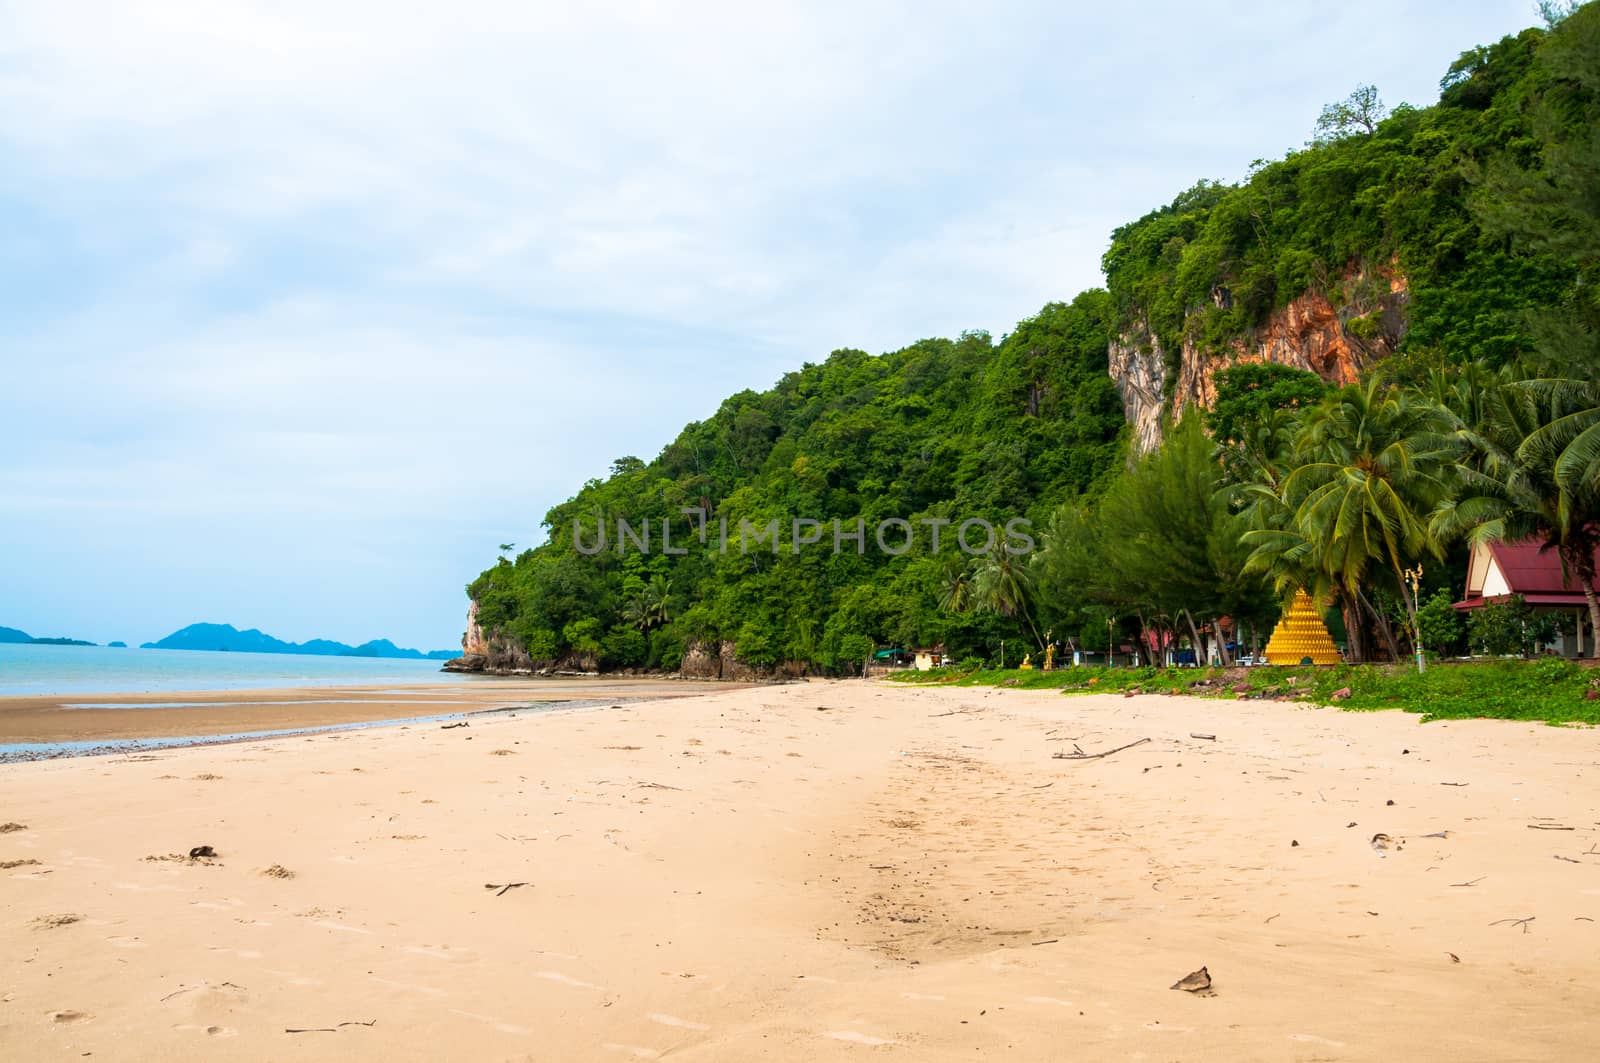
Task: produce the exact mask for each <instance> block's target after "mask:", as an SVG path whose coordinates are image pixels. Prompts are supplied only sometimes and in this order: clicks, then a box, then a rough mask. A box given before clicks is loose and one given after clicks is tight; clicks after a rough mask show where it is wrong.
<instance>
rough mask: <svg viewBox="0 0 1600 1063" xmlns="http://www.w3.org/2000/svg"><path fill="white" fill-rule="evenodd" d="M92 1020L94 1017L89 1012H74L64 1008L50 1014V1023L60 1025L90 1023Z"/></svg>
mask: <svg viewBox="0 0 1600 1063" xmlns="http://www.w3.org/2000/svg"><path fill="white" fill-rule="evenodd" d="M92 1018H94V1016H93V1015H90V1014H89V1013H88V1012H87V1011H73V1010H71V1009H70V1008H63V1009H62V1010H61V1011H52V1012H51V1013H50V1021H51V1022H59V1023H71V1022H88V1021H89V1020H90V1019H92Z"/></svg>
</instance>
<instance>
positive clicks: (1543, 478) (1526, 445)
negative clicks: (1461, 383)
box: [1431, 380, 1600, 655]
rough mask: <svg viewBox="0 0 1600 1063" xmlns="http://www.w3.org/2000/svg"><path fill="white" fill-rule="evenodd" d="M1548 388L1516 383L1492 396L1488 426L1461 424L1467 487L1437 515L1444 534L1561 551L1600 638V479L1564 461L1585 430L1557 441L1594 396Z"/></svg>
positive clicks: (1577, 461) (1577, 462) (1436, 527)
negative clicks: (1598, 586) (1598, 558)
mask: <svg viewBox="0 0 1600 1063" xmlns="http://www.w3.org/2000/svg"><path fill="white" fill-rule="evenodd" d="M1530 385H1532V386H1530ZM1548 385H1549V382H1548V381H1543V380H1538V381H1512V382H1508V383H1506V384H1504V385H1502V386H1501V387H1499V388H1497V389H1496V390H1495V391H1494V392H1493V394H1492V395H1490V396H1489V398H1488V399H1487V400H1486V402H1485V404H1484V409H1483V417H1482V420H1481V421H1480V423H1478V424H1476V425H1469V424H1467V423H1465V422H1458V424H1457V431H1458V434H1459V435H1460V437H1461V438H1462V439H1463V441H1464V442H1465V443H1466V445H1467V448H1468V450H1467V454H1466V456H1465V458H1464V460H1463V461H1462V462H1461V464H1460V466H1459V470H1458V476H1459V479H1460V487H1459V489H1458V491H1457V492H1456V494H1455V495H1454V497H1452V498H1449V499H1447V500H1446V501H1445V502H1444V503H1442V504H1441V505H1440V506H1439V508H1438V510H1437V511H1436V512H1435V513H1434V514H1433V517H1432V521H1431V525H1432V530H1433V532H1434V534H1435V536H1436V537H1439V538H1444V539H1454V538H1457V537H1464V538H1465V539H1466V540H1467V541H1468V542H1471V543H1474V544H1476V543H1480V542H1497V541H1508V542H1519V541H1522V540H1526V539H1537V540H1539V541H1540V543H1541V544H1542V545H1543V548H1544V549H1546V550H1555V551H1556V552H1557V554H1558V555H1559V556H1560V558H1561V566H1562V571H1563V572H1564V573H1566V574H1567V575H1568V576H1569V577H1571V578H1574V579H1576V580H1577V582H1578V583H1579V585H1580V586H1581V587H1582V588H1583V595H1584V600H1585V602H1586V603H1587V605H1588V607H1589V623H1590V629H1591V630H1592V631H1594V632H1596V634H1597V636H1600V596H1597V593H1596V590H1595V582H1596V571H1595V561H1594V558H1595V550H1596V548H1597V547H1600V476H1596V475H1592V474H1591V475H1587V476H1585V475H1578V476H1572V475H1570V473H1571V469H1572V468H1573V467H1574V466H1581V465H1582V460H1581V458H1573V459H1571V460H1570V461H1567V462H1565V463H1564V461H1563V459H1564V458H1566V456H1567V455H1568V453H1569V452H1570V448H1571V447H1572V446H1574V445H1580V446H1581V445H1584V444H1580V443H1578V440H1581V439H1582V438H1583V433H1582V432H1579V433H1577V434H1576V435H1574V436H1570V437H1567V438H1568V442H1567V446H1566V447H1562V446H1559V445H1557V443H1556V442H1554V441H1556V440H1560V439H1561V438H1563V437H1564V435H1565V433H1567V432H1568V430H1569V428H1570V426H1571V424H1572V423H1573V421H1574V419H1575V415H1576V414H1577V413H1581V412H1582V409H1583V407H1582V403H1584V402H1585V401H1589V402H1592V401H1593V396H1590V397H1589V398H1588V399H1585V398H1584V396H1583V394H1582V391H1581V389H1578V388H1556V387H1551V386H1548ZM1552 429H1554V431H1553V430H1552ZM1586 431H1592V429H1588V430H1586ZM1597 655H1600V647H1597Z"/></svg>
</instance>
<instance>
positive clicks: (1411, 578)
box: [1405, 564, 1428, 674]
mask: <svg viewBox="0 0 1600 1063" xmlns="http://www.w3.org/2000/svg"><path fill="white" fill-rule="evenodd" d="M1405 578H1406V582H1407V583H1409V584H1410V585H1411V643H1412V645H1413V646H1415V647H1416V650H1417V672H1418V674H1421V673H1423V672H1426V671H1427V670H1428V662H1427V658H1426V657H1425V656H1424V655H1423V652H1422V627H1421V625H1420V624H1418V623H1417V594H1418V591H1419V588H1420V587H1421V586H1422V565H1421V564H1418V565H1417V567H1416V568H1408V569H1406V570H1405Z"/></svg>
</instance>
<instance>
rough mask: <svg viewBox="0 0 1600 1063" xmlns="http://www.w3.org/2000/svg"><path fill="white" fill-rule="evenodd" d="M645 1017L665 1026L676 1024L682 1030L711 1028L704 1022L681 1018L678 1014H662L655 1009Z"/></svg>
mask: <svg viewBox="0 0 1600 1063" xmlns="http://www.w3.org/2000/svg"><path fill="white" fill-rule="evenodd" d="M645 1018H647V1019H649V1020H650V1021H651V1022H659V1023H660V1024H661V1025H663V1026H676V1027H677V1028H678V1029H680V1030H700V1031H705V1030H709V1029H711V1027H709V1026H707V1025H706V1024H705V1023H703V1022H690V1021H689V1020H688V1019H680V1018H678V1017H677V1016H676V1015H662V1014H660V1013H659V1012H654V1011H652V1012H651V1013H650V1014H648V1015H646V1016H645Z"/></svg>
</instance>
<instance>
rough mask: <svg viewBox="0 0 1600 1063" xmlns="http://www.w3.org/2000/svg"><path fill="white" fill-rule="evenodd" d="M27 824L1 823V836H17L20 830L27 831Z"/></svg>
mask: <svg viewBox="0 0 1600 1063" xmlns="http://www.w3.org/2000/svg"><path fill="white" fill-rule="evenodd" d="M27 829H28V826H27V824H25V823H0V834H15V833H16V832H17V831H19V830H27Z"/></svg>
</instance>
